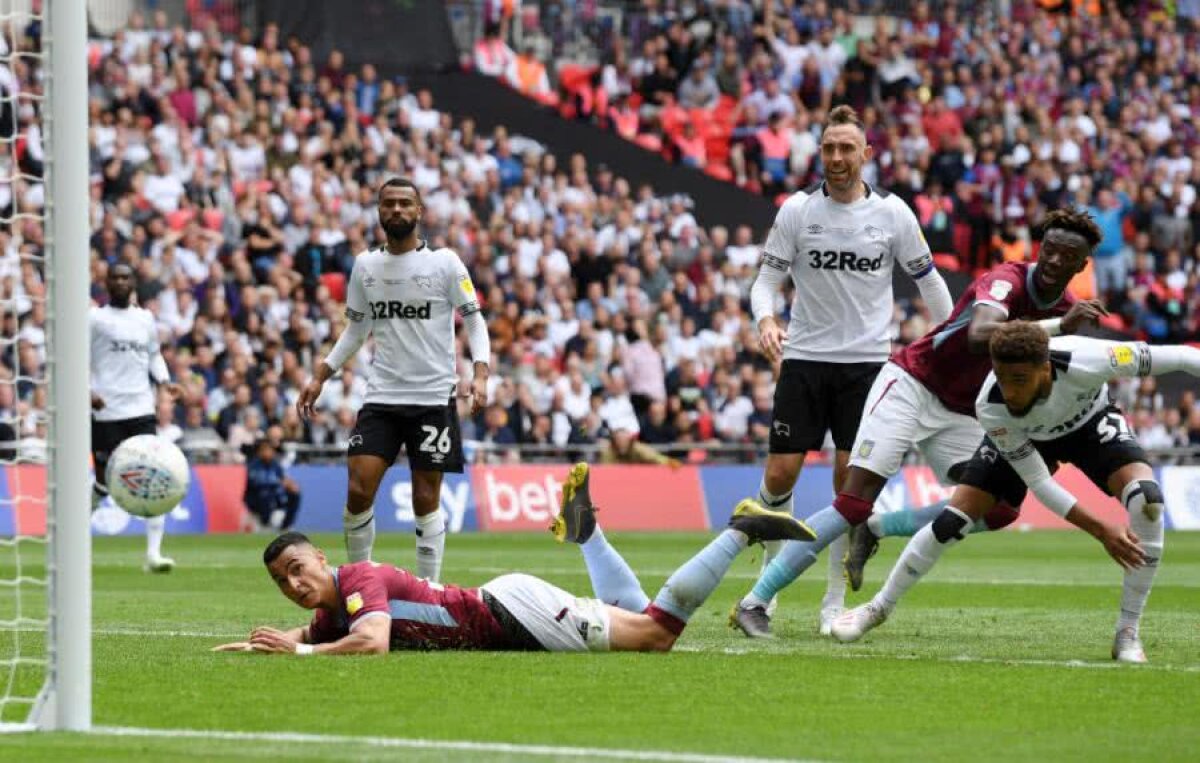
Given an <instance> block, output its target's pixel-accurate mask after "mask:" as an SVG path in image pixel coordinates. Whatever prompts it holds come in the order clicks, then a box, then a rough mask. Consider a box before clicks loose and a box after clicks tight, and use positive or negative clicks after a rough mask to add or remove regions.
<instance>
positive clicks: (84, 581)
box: [28, 0, 92, 731]
mask: <svg viewBox="0 0 1200 763" xmlns="http://www.w3.org/2000/svg"><path fill="white" fill-rule="evenodd" d="M44 21H45V28H44V30H45V31H44V34H43V37H42V55H43V56H44V58H43V61H44V64H43V65H44V66H45V67H46V68H45V71H46V73H47V78H46V83H45V85H46V88H45V100H44V102H43V110H42V116H43V132H44V134H45V149H46V167H45V172H46V178H45V180H46V204H45V223H44V224H45V228H46V246H45V252H46V258H45V279H46V292H47V294H46V295H47V306H46V308H47V309H46V316H47V317H46V328H47V331H46V374H47V381H48V384H49V395H48V400H49V409H48V411H47V413H48V418H49V427H48V432H47V435H48V436H47V443H48V449H47V450H48V466H49V471H48V473H47V480H46V497H47V506H46V532H47V538H48V543H47V547H46V548H47V559H46V572H47V576H48V594H47V615H48V630H47V633H46V661H47V664H46V675H45V683H44V684H43V686H42V690H41V692H40V693H39V696H38V701H37V703H36V704H35V705H34V707H33V709H32V710H31V713H30V717H29V719H28V723H29V724H30V725H32V726H33V727H35V728H38V729H44V730H62V731H86V730H88V729H90V728H91V723H92V594H91V583H92V545H91V516H90V513H91V503H90V499H89V490H90V485H91V477H90V474H89V465H88V464H89V450H90V447H89V445H90V439H91V438H90V430H91V406H90V397H89V394H88V376H89V355H90V347H89V342H88V325H87V320H88V307H89V304H90V302H89V295H88V287H89V284H88V281H89V278H90V272H89V263H88V260H89V238H90V235H89V230H88V227H89V225H88V221H89V215H88V205H89V203H90V198H89V192H88V124H87V120H88V111H87V103H88V80H87V77H88V73H87V3H85V2H83V0H47V1H46V2H45V3H44Z"/></svg>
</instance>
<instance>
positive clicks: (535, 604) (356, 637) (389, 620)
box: [214, 464, 813, 654]
mask: <svg viewBox="0 0 1200 763" xmlns="http://www.w3.org/2000/svg"><path fill="white" fill-rule="evenodd" d="M551 529H552V530H553V531H554V534H555V537H556V538H558V540H559V541H571V542H573V543H578V544H580V546H581V548H582V551H583V558H584V562H585V563H586V565H587V570H588V576H589V577H590V578H591V580H592V587H593V589H594V591H595V595H596V598H594V599H589V598H577V597H575V596H572V595H571V594H569V593H567V592H566V591H564V590H562V589H561V588H558V587H556V586H553V585H551V584H550V583H547V582H545V581H544V580H539V579H538V578H535V577H533V576H531V575H520V574H515V575H502V576H500V577H498V578H495V579H494V580H491V581H489V582H487V583H484V584H483V585H482V586H480V587H479V588H459V587H458V586H453V585H446V586H443V585H439V584H437V583H434V582H431V581H428V580H422V579H420V578H418V577H415V576H414V575H412V574H411V573H409V572H407V571H405V570H402V569H399V568H397V567H392V566H391V565H386V564H375V563H373V562H357V563H353V564H345V565H342V566H341V567H337V568H333V567H330V566H329V565H328V564H327V562H326V558H325V554H324V553H323V552H322V551H321V550H320V549H318V548H316V547H315V546H313V545H312V543H310V542H309V540H308V539H307V538H306V537H304V536H303V535H301V534H300V533H295V532H288V533H284V534H283V535H280V536H279V537H278V538H276V539H275V540H273V541H271V544H270V545H269V546H267V549H266V552H265V553H264V554H263V562H264V563H265V564H266V565H267V570H268V571H269V572H270V573H271V577H272V578H273V579H274V580H275V583H276V585H278V586H279V589H280V590H281V591H282V592H283V594H284V595H285V596H287V597H288V598H289V599H291V600H292V601H293V602H295V603H296V604H298V605H300V606H301V607H304V608H305V609H313V610H316V614H315V615H314V617H313V619H312V622H311V623H309V625H307V626H305V627H300V628H292V629H291V630H287V631H280V630H276V629H274V628H269V627H259V628H255V629H254V631H253V633H251V634H250V639H249V641H242V642H236V643H232V644H223V645H221V646H218V647H215V648H214V651H257V652H268V653H282V654H314V653H315V654H362V653H383V652H387V651H389V650H400V649H486V650H522V651H551V652H583V651H592V652H607V651H610V650H611V651H638V652H665V651H668V650H670V649H671V647H672V646H673V645H674V644H675V640H676V639H677V638H679V634H680V633H682V632H683V629H684V627H685V626H686V625H687V622H688V619H689V618H690V617H691V616H692V613H694V612H695V611H696V609H698V608H699V607H700V605H701V604H703V603H704V601H705V599H707V598H708V596H709V594H711V593H712V592H713V589H715V588H716V587H717V585H718V584H719V583H720V582H721V579H722V578H723V577H724V575H725V573H726V572H728V570H729V567H730V565H732V564H733V560H734V559H735V558H737V556H738V554H740V553H741V552H742V550H743V549H745V548H746V546H747V545H749V544H751V543H758V542H761V541H767V540H784V539H790V538H812V537H813V534H812V532H811V531H810V530H809V529H808V528H807V527H806V526H805V525H804V524H803V523H802V522H800V521H799V520H797V519H795V518H793V517H792V516H791V515H790V514H787V513H785V512H776V511H770V510H769V509H764V508H763V507H761V506H759V505H758V504H757V503H755V502H754V501H752V500H750V499H747V500H744V501H742V502H741V503H739V504H738V506H737V508H736V509H735V510H734V512H733V516H732V517H731V518H730V520H729V528H728V529H727V530H725V531H724V532H722V533H721V534H720V535H719V536H717V538H716V539H714V540H713V541H712V542H711V543H709V544H708V546H706V547H705V548H704V549H703V550H702V551H701V552H700V553H698V554H697V555H696V556H694V557H692V559H691V560H689V561H688V562H686V563H685V564H684V565H683V566H682V567H680V568H679V569H678V570H676V571H675V573H674V574H673V575H671V577H670V578H669V579H668V580H667V582H666V584H665V585H664V586H663V588H662V590H661V591H660V592H659V594H658V596H657V597H656V598H655V599H654V601H653V602H651V601H650V600H649V599H648V598H647V597H646V594H645V593H643V592H642V586H641V583H639V582H638V579H637V576H636V575H634V573H633V571H632V570H631V569H630V568H629V565H628V564H626V563H625V560H624V559H622V558H621V555H620V554H618V553H617V551H616V550H615V549H614V548H613V547H612V546H610V545H609V544H608V541H607V540H606V539H605V537H604V533H603V532H601V530H600V528H599V527H598V526H597V525H596V518H595V509H594V508H593V506H592V502H591V496H590V493H589V490H588V465H587V464H577V465H576V466H575V467H574V468H572V470H571V473H570V475H569V476H568V478H567V480H566V484H565V485H564V486H563V499H562V510H561V512H560V514H559V516H558V518H557V519H556V520H555V523H554V526H553V527H552V528H551Z"/></svg>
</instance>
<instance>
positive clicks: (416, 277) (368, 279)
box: [346, 242, 479, 405]
mask: <svg viewBox="0 0 1200 763" xmlns="http://www.w3.org/2000/svg"><path fill="white" fill-rule="evenodd" d="M455 310H458V311H459V312H460V313H462V315H463V316H467V315H470V314H471V313H473V312H476V311H478V310H479V302H478V300H477V299H476V297H475V287H474V285H473V284H472V283H471V277H470V276H469V275H467V268H466V266H465V265H463V263H462V260H461V259H459V257H458V255H457V254H456V253H455V252H454V251H453V250H452V249H437V250H433V249H430V248H429V247H428V246H426V245H425V243H424V242H421V244H420V245H419V246H418V247H417V248H416V249H414V250H412V251H410V252H405V253H403V254H389V253H388V251H387V250H386V249H384V248H382V247H380V248H377V249H369V250H367V251H365V252H363V253H362V254H360V255H358V256H357V257H355V258H354V269H353V270H352V271H351V273H350V283H349V284H348V286H347V289H346V316H347V317H348V318H349V319H350V320H353V321H367V322H368V324H369V326H370V328H371V333H372V335H373V336H374V337H375V355H374V357H373V358H372V359H371V371H370V375H369V376H370V378H369V382H368V387H367V396H366V402H367V403H376V404H380V405H445V404H446V403H447V401H448V400H449V399H450V396H451V395H453V394H454V391H455V387H456V385H457V384H458V374H457V372H456V369H455V350H454V312H455Z"/></svg>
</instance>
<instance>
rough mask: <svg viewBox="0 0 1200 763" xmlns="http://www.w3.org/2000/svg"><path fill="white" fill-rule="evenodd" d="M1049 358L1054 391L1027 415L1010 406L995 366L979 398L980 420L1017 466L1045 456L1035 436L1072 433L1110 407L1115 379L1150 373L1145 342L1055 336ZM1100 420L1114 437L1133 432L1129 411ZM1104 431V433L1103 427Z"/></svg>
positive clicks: (1047, 437)
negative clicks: (1037, 448) (1110, 389)
mask: <svg viewBox="0 0 1200 763" xmlns="http://www.w3.org/2000/svg"><path fill="white" fill-rule="evenodd" d="M1050 364H1051V367H1052V368H1053V374H1054V385H1053V386H1052V387H1051V389H1050V394H1049V396H1047V397H1046V398H1045V399H1044V400H1039V401H1037V402H1036V403H1034V405H1033V408H1031V409H1030V410H1029V412H1028V413H1026V414H1025V415H1024V416H1014V415H1013V414H1011V413H1009V412H1008V408H1007V407H1006V406H1005V404H1004V395H1003V394H1002V393H1001V392H1000V385H999V384H997V383H996V374H995V373H994V372H993V373H990V374H988V377H987V379H986V380H985V381H984V383H983V387H982V388H981V389H980V390H979V396H978V397H977V398H976V399H975V411H976V413H977V414H978V416H979V423H980V425H981V426H982V427H983V429H984V431H985V432H987V435H988V437H989V438H991V440H992V442H993V443H994V444H995V445H996V448H997V449H998V450H999V451H1000V454H1001V455H1002V456H1004V457H1005V458H1006V459H1007V460H1008V461H1010V462H1012V463H1013V466H1014V467H1018V466H1019V465H1021V464H1020V462H1021V461H1022V460H1023V459H1033V460H1034V462H1036V461H1039V460H1040V459H1041V457H1040V456H1038V455H1037V452H1036V451H1035V450H1034V446H1033V441H1034V440H1037V441H1042V442H1045V441H1047V440H1056V439H1058V438H1059V437H1063V436H1064V435H1067V434H1070V433H1071V432H1074V431H1076V430H1078V429H1079V428H1080V427H1082V426H1083V425H1084V424H1086V423H1088V421H1090V420H1091V419H1092V417H1094V416H1095V415H1096V414H1098V413H1100V412H1101V411H1103V410H1104V409H1105V408H1107V407H1108V405H1109V398H1108V382H1109V380H1110V379H1115V378H1117V377H1134V376H1147V375H1149V374H1150V348H1149V347H1147V346H1146V345H1145V344H1144V343H1141V342H1106V341H1103V340H1100V339H1089V338H1087V337H1080V336H1061V337H1055V338H1053V339H1051V340H1050ZM1118 419H1119V420H1118ZM1100 426H1101V427H1102V428H1107V429H1108V430H1110V431H1111V435H1112V439H1118V438H1120V439H1127V438H1130V437H1132V434H1131V433H1130V432H1129V427H1128V424H1126V422H1125V419H1124V417H1120V416H1114V417H1113V420H1112V421H1108V420H1107V419H1106V420H1105V421H1103V422H1101V424H1100ZM1100 434H1101V438H1102V439H1103V437H1104V432H1101V433H1100ZM1018 471H1021V470H1020V469H1018ZM1022 476H1024V475H1022Z"/></svg>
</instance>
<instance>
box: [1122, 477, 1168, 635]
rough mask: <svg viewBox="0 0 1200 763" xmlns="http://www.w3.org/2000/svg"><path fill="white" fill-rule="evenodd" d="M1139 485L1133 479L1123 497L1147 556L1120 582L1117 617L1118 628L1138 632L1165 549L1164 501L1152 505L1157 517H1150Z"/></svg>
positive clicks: (1130, 522) (1131, 526)
mask: <svg viewBox="0 0 1200 763" xmlns="http://www.w3.org/2000/svg"><path fill="white" fill-rule="evenodd" d="M1140 487H1141V483H1138V482H1131V483H1130V484H1129V485H1127V486H1126V487H1125V490H1124V491H1122V494H1121V498H1122V501H1123V502H1124V503H1125V506H1126V507H1127V508H1128V509H1129V528H1130V529H1131V530H1133V533H1134V535H1136V536H1138V539H1139V540H1140V541H1141V544H1142V549H1143V550H1144V551H1145V552H1146V557H1147V559H1146V564H1145V565H1143V566H1142V567H1139V568H1138V569H1136V570H1127V571H1126V572H1125V580H1124V582H1123V583H1122V585H1121V615H1120V617H1119V618H1118V619H1117V630H1122V629H1124V628H1133V632H1134V633H1137V632H1138V628H1139V626H1140V625H1141V620H1142V612H1143V611H1144V610H1145V609H1146V600H1147V599H1149V598H1150V588H1151V587H1152V586H1153V585H1154V576H1155V575H1157V574H1158V563H1159V560H1160V559H1161V558H1162V553H1163V516H1162V515H1163V506H1162V504H1161V503H1160V504H1158V505H1157V506H1152V507H1151V512H1150V513H1152V514H1153V515H1154V517H1155V518H1154V519H1150V518H1149V517H1147V516H1146V500H1145V494H1144V491H1142V490H1140V489H1139V488H1140ZM1155 488H1157V485H1155ZM1131 493H1135V494H1134V495H1131ZM1156 497H1157V496H1156Z"/></svg>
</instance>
